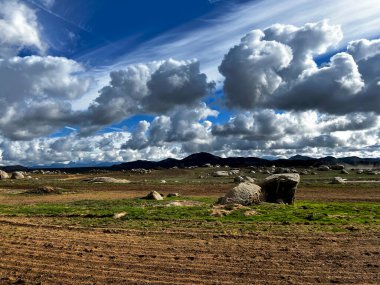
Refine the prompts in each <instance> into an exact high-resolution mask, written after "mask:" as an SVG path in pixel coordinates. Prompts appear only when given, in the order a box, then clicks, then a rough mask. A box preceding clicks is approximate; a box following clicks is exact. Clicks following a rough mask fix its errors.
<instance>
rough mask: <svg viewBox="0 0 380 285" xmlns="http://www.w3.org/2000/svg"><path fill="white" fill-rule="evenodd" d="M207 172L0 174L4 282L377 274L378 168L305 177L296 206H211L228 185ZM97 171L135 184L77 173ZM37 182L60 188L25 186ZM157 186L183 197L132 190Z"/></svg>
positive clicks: (327, 279) (370, 280)
mask: <svg viewBox="0 0 380 285" xmlns="http://www.w3.org/2000/svg"><path fill="white" fill-rule="evenodd" d="M212 171H213V169H208V168H197V169H170V170H153V171H152V172H151V173H148V174H132V173H130V172H126V173H121V172H114V173H105V174H88V175H87V174H77V175H76V174H54V175H53V174H49V175H41V174H32V179H28V180H2V181H0V284H315V283H323V284H331V283H340V284H379V283H380V269H379V265H380V264H379V260H380V177H378V176H377V175H374V176H370V175H365V174H361V175H359V174H356V173H355V172H353V171H352V172H350V174H347V175H345V176H344V178H346V179H347V180H348V181H355V182H353V183H347V184H343V185H333V184H329V182H330V180H331V178H332V177H334V176H342V175H341V174H339V171H329V172H318V175H304V176H302V177H301V184H300V186H299V188H298V192H297V195H296V199H297V200H296V203H295V205H294V206H286V205H278V204H268V203H263V204H261V205H256V206H250V207H242V208H236V209H231V210H232V211H231V212H230V213H229V214H228V215H211V214H212V210H213V209H214V208H213V206H214V203H215V201H216V198H217V197H219V196H221V195H223V194H224V193H225V192H227V190H228V189H231V188H232V187H233V186H234V184H233V179H232V178H215V177H210V176H207V174H209V173H211V172H212ZM245 171H246V173H247V174H248V173H249V170H248V169H246V170H245ZM94 176H109V177H115V178H122V179H128V180H130V181H131V183H129V184H111V183H89V182H84V181H82V180H83V179H85V178H87V177H94ZM252 176H253V177H255V178H257V179H258V180H261V179H263V178H264V177H265V176H266V175H264V174H260V173H259V174H252ZM200 177H202V178H200ZM36 178H38V180H37V179H36ZM161 180H165V181H166V183H161ZM369 180H370V181H372V182H371V183H367V182H366V181H369ZM377 180H378V181H377ZM358 181H359V182H358ZM360 181H361V182H360ZM41 185H52V186H54V187H57V188H58V189H59V191H58V192H57V193H52V194H44V195H41V194H31V193H29V192H28V190H30V189H35V188H37V187H38V186H41ZM153 190H156V191H158V192H160V193H163V194H167V193H171V192H178V193H180V194H181V196H180V197H174V198H166V199H165V200H164V201H148V200H142V199H139V198H140V197H143V196H145V195H146V194H147V193H148V192H150V191H153ZM178 203H179V204H180V205H182V206H178ZM122 212H124V213H125V215H124V216H123V217H121V218H120V219H115V218H114V217H113V216H114V214H115V213H122ZM247 213H250V214H247Z"/></svg>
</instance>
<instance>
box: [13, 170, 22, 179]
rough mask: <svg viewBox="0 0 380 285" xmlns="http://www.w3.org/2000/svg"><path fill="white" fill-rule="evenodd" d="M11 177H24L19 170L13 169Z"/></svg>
mask: <svg viewBox="0 0 380 285" xmlns="http://www.w3.org/2000/svg"><path fill="white" fill-rule="evenodd" d="M11 178H12V179H24V174H22V173H21V172H20V171H15V172H13V173H12V177H11Z"/></svg>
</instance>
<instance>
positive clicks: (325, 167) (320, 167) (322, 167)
mask: <svg viewBox="0 0 380 285" xmlns="http://www.w3.org/2000/svg"><path fill="white" fill-rule="evenodd" d="M329 170H330V167H328V166H327V165H321V166H319V167H318V171H329Z"/></svg>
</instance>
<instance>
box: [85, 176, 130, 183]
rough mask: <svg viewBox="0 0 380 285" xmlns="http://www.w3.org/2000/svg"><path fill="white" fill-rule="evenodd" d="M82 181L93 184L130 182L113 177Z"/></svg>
mask: <svg viewBox="0 0 380 285" xmlns="http://www.w3.org/2000/svg"><path fill="white" fill-rule="evenodd" d="M83 181H87V182H93V183H130V182H131V181H129V180H127V179H116V178H113V177H92V178H87V179H85V180H83Z"/></svg>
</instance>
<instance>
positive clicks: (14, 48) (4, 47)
mask: <svg viewBox="0 0 380 285" xmlns="http://www.w3.org/2000/svg"><path fill="white" fill-rule="evenodd" d="M40 30H41V28H40V26H39V24H38V22H37V16H36V14H35V12H34V11H33V10H32V9H30V8H29V7H28V6H26V5H24V4H22V3H21V2H19V1H18V0H14V1H9V0H0V58H8V57H11V56H15V55H17V53H18V52H19V51H20V50H21V49H22V48H24V47H34V48H35V49H37V50H38V51H40V52H44V51H45V50H46V46H45V44H44V42H43V41H42V39H41V35H40Z"/></svg>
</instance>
